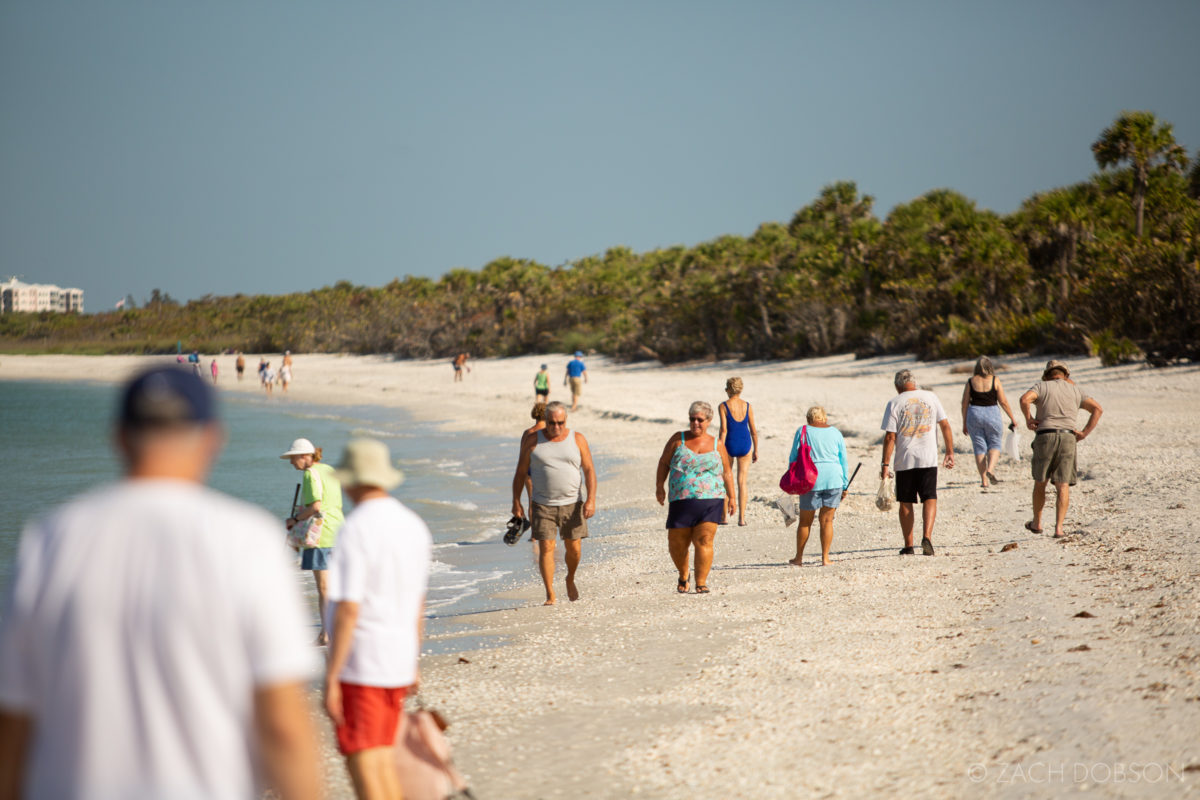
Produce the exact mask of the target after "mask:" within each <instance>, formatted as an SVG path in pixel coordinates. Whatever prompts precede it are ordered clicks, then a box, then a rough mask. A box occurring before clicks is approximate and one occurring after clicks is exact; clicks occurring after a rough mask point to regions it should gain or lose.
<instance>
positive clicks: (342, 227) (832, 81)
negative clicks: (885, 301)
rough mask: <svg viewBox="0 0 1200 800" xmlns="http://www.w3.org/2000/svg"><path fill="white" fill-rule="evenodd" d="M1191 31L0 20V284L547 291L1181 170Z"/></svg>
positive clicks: (314, 6) (1012, 11) (383, 20)
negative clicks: (825, 231) (1128, 150)
mask: <svg viewBox="0 0 1200 800" xmlns="http://www.w3.org/2000/svg"><path fill="white" fill-rule="evenodd" d="M1197 30H1200V3H1197V2H1194V0H1180V1H1179V2H1165V1H1162V2H1157V1H1155V0H1147V1H1146V2H1137V3H1135V2H1105V1H1104V0H1041V1H1040V2H1027V1H1026V0H1015V1H1014V0H1009V1H1007V2H991V3H980V2H949V1H948V2H917V1H914V2H854V1H853V0H851V1H850V2H842V3H829V2H813V3H809V2H753V1H752V0H743V2H705V1H704V0H691V1H689V2H674V1H671V2H668V1H666V0H664V1H663V2H654V1H653V0H643V1H642V2H602V3H600V2H597V3H571V2H566V3H563V2H521V1H520V0H517V1H516V2H506V3H496V2H438V3H435V2H429V3H401V2H371V3H365V2H362V3H356V2H346V3H316V2H306V1H305V0H295V1H294V2H246V3H204V4H201V3H172V2H168V3H163V2H122V1H121V0H112V1H111V2H104V3H85V2H74V3H62V2H56V1H55V0H41V1H39V2H26V1H25V0H0V277H3V278H7V276H9V275H20V276H24V279H25V280H27V281H33V282H50V283H58V284H61V285H70V286H78V287H80V288H82V289H84V290H85V292H86V305H87V308H88V310H90V311H97V310H103V309H104V308H110V307H111V306H112V304H113V303H115V302H116V300H118V299H119V298H121V297H122V296H124V295H125V294H126V293H132V294H133V295H134V297H135V298H137V300H138V301H139V302H140V301H142V300H144V299H145V298H146V297H147V296H148V295H149V294H150V291H151V290H152V289H153V288H160V289H162V290H165V291H167V292H169V293H170V294H171V295H173V296H175V297H177V298H180V299H189V298H194V297H199V296H201V295H204V294H216V295H228V294H235V293H238V292H243V293H248V294H249V293H272V294H274V293H281V292H290V291H302V290H308V289H313V288H317V287H320V286H324V285H328V284H332V283H334V282H336V281H338V280H342V279H345V280H349V281H351V282H353V283H356V284H363V285H369V286H375V285H382V284H384V283H387V282H388V281H390V280H391V279H392V278H394V277H403V276H405V275H410V274H411V275H429V276H434V277H436V276H439V275H441V274H443V273H445V272H446V271H447V270H449V269H451V268H454V267H468V268H471V269H477V268H479V267H481V266H483V265H484V264H485V263H487V262H488V261H489V260H491V259H493V258H496V257H499V256H502V255H511V256H516V257H523V258H532V259H536V260H538V261H541V262H543V263H547V264H550V265H555V264H561V263H563V262H565V261H568V260H573V259H577V258H580V257H583V256H586V255H589V254H593V253H600V252H603V251H604V250H605V249H606V248H608V247H610V246H614V245H626V246H629V247H632V248H633V249H635V250H638V251H641V250H647V249H652V248H655V247H661V246H669V245H672V244H681V243H682V244H689V245H690V244H695V243H697V242H701V241H705V240H708V239H712V238H715V237H717V236H719V235H722V234H725V233H736V234H748V233H751V232H752V231H753V230H754V229H755V228H756V227H757V226H758V225H759V224H760V223H762V222H765V221H770V220H781V221H786V220H788V219H790V218H791V215H792V214H793V213H794V212H795V211H796V209H798V208H800V207H802V206H804V205H805V204H807V203H809V202H811V201H812V199H813V198H814V197H816V195H817V193H818V192H819V191H820V189H821V187H822V186H824V185H826V184H828V183H831V182H833V181H836V180H843V179H846V180H854V181H856V182H857V183H858V185H859V187H860V189H861V190H862V191H864V192H866V193H868V194H872V195H874V196H875V197H876V212H877V213H878V214H879V215H880V216H881V217H882V216H884V215H885V214H886V212H887V211H888V210H889V209H890V208H891V207H892V206H894V205H896V204H897V203H903V202H905V201H907V200H910V199H912V198H914V197H917V196H919V195H921V194H923V193H924V192H926V191H928V190H929V189H932V188H937V187H943V186H947V187H951V188H953V189H956V190H958V191H961V192H963V193H964V194H966V195H967V196H969V197H971V198H973V199H975V200H976V201H977V202H978V203H979V205H981V206H983V207H986V208H991V209H994V210H996V211H999V212H1008V211H1012V210H1013V209H1015V208H1016V207H1017V206H1018V205H1019V204H1020V202H1021V200H1023V199H1024V198H1025V197H1027V196H1029V195H1030V194H1032V193H1034V192H1036V191H1041V190H1045V189H1049V188H1052V187H1055V186H1061V185H1065V184H1069V183H1073V182H1076V181H1079V180H1083V179H1086V178H1087V177H1088V175H1090V174H1091V173H1093V172H1094V171H1095V169H1096V167H1095V163H1094V162H1093V160H1092V157H1091V152H1090V150H1089V145H1090V143H1091V142H1092V141H1093V140H1094V139H1095V138H1096V137H1097V135H1098V134H1099V132H1100V131H1101V129H1103V128H1104V127H1105V126H1106V125H1108V124H1109V123H1110V122H1111V121H1112V120H1113V118H1114V117H1115V116H1116V115H1117V114H1118V113H1119V112H1120V111H1121V110H1122V109H1148V110H1151V111H1153V112H1155V113H1156V114H1158V115H1159V116H1160V117H1161V118H1163V119H1165V120H1167V121H1169V122H1171V123H1173V124H1174V125H1175V134H1176V138H1177V139H1178V141H1180V142H1181V143H1182V144H1184V145H1185V146H1186V147H1187V148H1188V153H1189V155H1190V156H1194V155H1195V153H1196V150H1197V148H1200V103H1198V102H1197V101H1196V85H1197V84H1196V76H1197V75H1200V47H1197V46H1196V44H1195V33H1196V31H1197Z"/></svg>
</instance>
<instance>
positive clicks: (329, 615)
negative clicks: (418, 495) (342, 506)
mask: <svg viewBox="0 0 1200 800" xmlns="http://www.w3.org/2000/svg"><path fill="white" fill-rule="evenodd" d="M432 551H433V538H432V537H431V536H430V534H429V528H428V527H426V526H425V523H424V522H423V521H422V520H421V518H420V517H418V516H417V515H416V514H415V513H413V512H412V511H410V510H409V509H408V508H406V507H405V506H404V505H403V504H401V503H400V501H399V500H397V499H395V498H394V497H380V498H376V499H374V500H367V501H366V502H364V503H362V504H360V505H357V506H355V507H354V510H353V511H351V512H350V513H349V514H348V515H346V524H345V525H343V526H342V530H341V533H339V534H338V546H337V548H335V549H334V551H333V558H332V560H331V562H330V565H329V576H328V577H329V586H328V591H327V595H326V596H327V598H328V600H329V603H328V605H327V607H326V610H325V614H326V625H325V627H326V629H327V630H329V631H333V621H334V619H335V618H336V614H337V604H338V603H339V602H340V601H343V600H345V601H348V602H351V603H358V604H359V609H358V625H357V627H356V628H355V629H354V642H353V644H352V645H351V648H350V657H349V658H348V659H347V661H346V666H345V667H343V668H342V673H341V675H339V676H338V677H339V679H340V680H341V681H343V682H344V683H356V684H360V685H363V686H385V687H398V686H409V685H411V684H412V682H413V681H415V680H416V678H417V659H418V657H419V656H420V641H419V640H418V630H417V624H418V620H419V619H420V616H421V613H422V610H423V607H424V603H425V588H426V586H427V585H428V583H429V567H430V559H431V554H432Z"/></svg>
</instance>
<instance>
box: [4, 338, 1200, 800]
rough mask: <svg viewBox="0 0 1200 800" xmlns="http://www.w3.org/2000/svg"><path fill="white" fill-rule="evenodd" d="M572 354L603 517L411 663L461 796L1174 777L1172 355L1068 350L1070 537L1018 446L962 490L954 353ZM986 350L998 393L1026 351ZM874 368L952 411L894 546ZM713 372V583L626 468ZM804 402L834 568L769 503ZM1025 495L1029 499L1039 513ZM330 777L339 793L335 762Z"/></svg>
mask: <svg viewBox="0 0 1200 800" xmlns="http://www.w3.org/2000/svg"><path fill="white" fill-rule="evenodd" d="M275 358H277V357H275ZM295 358H296V363H295V383H294V384H293V386H292V390H291V392H290V393H289V394H290V395H291V396H293V397H294V398H295V399H297V400H303V401H311V402H318V403H353V404H372V405H377V406H383V407H400V408H403V409H405V410H406V411H407V412H409V413H411V414H413V415H415V416H417V417H419V418H422V419H427V420H432V421H436V422H439V423H441V424H443V425H445V426H447V427H448V428H449V429H451V430H456V431H463V432H480V433H485V434H494V435H501V436H504V435H511V436H513V437H514V438H515V437H516V436H517V435H518V434H519V433H520V431H521V430H523V429H524V428H525V427H526V426H527V425H528V424H529V422H528V412H529V406H530V405H531V401H532V398H533V391H532V381H533V376H534V374H535V373H536V372H537V367H538V364H540V363H543V362H546V363H549V364H550V367H551V369H550V372H551V376H552V378H554V380H553V381H552V394H551V399H564V394H565V391H566V390H565V388H564V387H562V386H561V385H560V383H561V376H562V372H563V369H564V367H565V364H566V361H567V358H566V357H565V356H558V355H554V356H531V357H522V358H513V359H489V360H483V361H472V362H470V366H471V367H472V372H471V373H470V374H469V375H467V377H466V380H465V381H464V382H462V383H460V384H454V383H452V382H451V368H450V366H449V363H448V362H446V361H443V360H438V361H423V362H395V361H391V360H389V359H385V358H381V357H353V356H330V355H297V356H296V357H295ZM246 360H247V369H248V372H249V373H250V374H249V375H248V376H247V378H246V380H245V381H244V382H243V383H241V384H238V383H236V382H235V381H234V379H233V377H234V370H233V359H232V357H226V356H222V357H220V365H221V384H220V385H221V388H222V390H223V391H243V392H258V391H261V390H260V389H259V388H258V384H257V380H256V379H255V376H254V374H253V370H254V367H255V366H256V364H257V362H258V356H257V355H251V354H247V357H246ZM586 360H587V365H588V373H589V377H590V382H589V383H588V384H587V385H586V386H585V393H584V397H583V403H582V406H581V408H580V409H579V411H578V412H576V413H575V414H572V415H571V417H570V420H569V425H570V427H571V428H572V429H575V430H579V431H581V432H583V433H584V434H585V435H586V436H587V437H588V440H589V442H590V443H591V446H592V448H593V450H595V451H597V452H598V453H600V454H603V455H604V456H605V457H608V458H614V457H615V458H619V459H620V460H621V466H620V468H619V470H618V472H617V475H616V476H615V477H612V478H611V479H609V480H606V481H603V482H602V483H601V485H600V487H599V492H598V502H599V504H600V505H601V507H604V508H615V507H620V508H624V509H628V510H629V511H630V512H631V518H632V519H631V521H630V522H629V523H627V524H625V526H624V529H623V530H620V531H606V533H619V534H620V535H612V536H607V537H606V538H603V539H592V540H591V541H590V542H588V543H585V545H584V562H583V566H582V567H581V570H580V574H579V586H580V589H581V591H582V593H583V597H582V599H580V600H579V601H578V602H575V603H567V602H565V600H560V604H559V605H557V606H555V607H550V608H545V607H542V606H541V602H542V599H543V597H542V590H541V585H540V581H539V579H538V577H537V573H536V571H535V570H534V568H533V566H532V564H531V565H530V568H529V572H528V583H527V585H526V586H525V587H524V588H523V589H522V590H520V591H518V592H516V593H515V594H514V596H513V603H512V605H513V606H514V607H515V608H514V609H513V610H508V611H499V612H493V613H489V614H483V615H478V616H476V617H475V618H474V619H473V622H474V623H475V624H477V625H478V627H479V631H480V632H482V633H485V634H488V635H495V636H502V637H504V638H505V640H506V642H507V644H505V646H503V647H496V648H491V649H486V650H480V651H473V652H465V653H461V654H454V655H450V656H437V657H432V658H427V659H426V660H425V661H424V662H423V684H422V690H421V695H422V696H423V697H424V699H425V701H426V702H427V703H429V704H430V705H432V706H434V707H436V708H439V709H440V710H442V711H443V712H444V713H445V715H446V716H447V717H448V718H449V719H450V720H451V722H452V727H451V728H450V732H449V733H450V737H451V739H452V741H453V743H454V745H455V752H456V757H457V760H458V762H459V766H460V767H461V769H462V770H463V771H464V772H465V773H466V774H467V775H468V776H469V777H470V781H471V784H472V786H473V788H474V789H475V791H476V792H477V794H478V796H479V797H480V798H493V799H495V798H573V797H597V798H623V797H628V796H630V795H633V794H637V795H639V796H644V797H653V798H693V797H745V798H794V797H846V798H857V797H877V796H894V795H896V794H898V793H902V794H904V795H909V796H915V797H938V798H941V797H945V798H956V797H963V796H971V797H1003V798H1008V797H1029V796H1036V797H1057V796H1061V795H1064V794H1068V793H1073V792H1076V791H1082V790H1087V791H1089V793H1090V794H1092V795H1095V796H1100V797H1180V796H1200V736H1198V734H1200V526H1198V525H1197V522H1196V515H1197V511H1198V510H1200V488H1197V477H1196V476H1197V474H1200V369H1197V368H1196V367H1178V368H1173V369H1167V370H1150V369H1146V368H1142V367H1139V366H1127V367H1120V368H1113V369H1102V368H1101V367H1100V366H1099V363H1098V361H1097V360H1095V359H1068V363H1069V364H1070V365H1071V369H1072V378H1073V379H1074V380H1075V381H1076V383H1078V384H1080V385H1081V386H1082V387H1083V388H1084V389H1085V390H1086V391H1088V392H1089V393H1090V394H1092V395H1093V396H1095V397H1096V399H1097V400H1098V401H1099V402H1100V403H1101V404H1102V405H1103V407H1104V412H1105V413H1104V416H1103V419H1102V420H1101V423H1100V426H1099V428H1098V429H1097V430H1096V432H1095V433H1094V434H1093V435H1092V436H1090V437H1089V438H1088V439H1087V440H1086V441H1085V442H1083V443H1082V444H1081V445H1080V450H1079V464H1080V482H1079V485H1078V486H1076V487H1075V488H1074V490H1073V492H1072V496H1071V500H1072V506H1071V511H1070V513H1069V515H1068V518H1067V530H1068V532H1069V535H1068V536H1067V537H1066V538H1065V539H1062V540H1054V539H1051V538H1050V537H1049V535H1048V533H1049V531H1047V533H1046V534H1042V535H1034V534H1031V533H1029V532H1027V531H1026V530H1025V529H1024V528H1023V527H1022V525H1023V523H1024V522H1025V521H1026V520H1028V519H1029V518H1030V488H1031V485H1032V484H1031V481H1030V479H1029V474H1028V461H1022V462H1021V463H1020V464H1014V463H1011V462H1008V461H1007V460H1002V462H1001V465H1000V468H999V471H998V474H999V476H1000V478H1001V479H1002V481H1003V482H1002V483H1001V484H1000V485H999V486H998V487H997V488H994V489H993V490H992V491H990V492H988V493H986V494H985V493H981V492H980V491H979V488H978V473H977V472H976V471H975V467H974V462H973V458H972V457H971V454H970V443H969V440H968V439H967V437H965V436H963V435H962V433H961V429H962V418H961V414H960V411H959V404H960V397H961V392H962V386H963V382H964V381H965V379H966V376H965V375H962V374H952V372H951V368H952V367H953V366H956V364H952V363H950V362H933V363H916V362H914V361H913V360H911V359H905V358H894V357H893V358H877V359H871V360H865V361H856V360H854V359H853V358H852V357H849V356H844V357H833V358H826V359H817V360H810V361H797V362H786V363H752V364H742V363H717V364H697V365H684V366H677V367H671V368H664V367H662V366H661V365H658V364H648V363H647V364H634V365H618V364H614V363H612V362H609V361H608V360H606V359H604V358H598V357H593V358H588V359H586ZM146 361H147V359H146V358H140V357H118V356H105V357H75V356H11V355H5V356H0V380H11V379H41V380H97V381H118V380H121V379H123V378H124V377H125V376H126V375H128V374H130V373H131V372H132V371H133V370H134V369H136V368H137V367H138V366H139V365H141V364H144V363H145V362H146ZM999 361H1000V362H1001V363H1002V364H1004V365H1005V366H1006V367H1007V370H1006V371H1004V372H1002V373H1001V379H1002V380H1003V382H1004V386H1005V389H1006V392H1007V394H1008V397H1009V400H1010V402H1011V403H1012V404H1013V407H1014V410H1017V408H1016V399H1017V397H1018V396H1019V395H1020V394H1021V392H1023V391H1024V390H1025V389H1026V388H1028V387H1029V386H1030V385H1031V384H1032V383H1033V382H1034V381H1035V380H1036V379H1037V378H1038V376H1039V375H1040V373H1041V368H1042V365H1043V364H1044V362H1045V359H1044V358H1011V359H1000V360H999ZM901 367H910V368H913V369H914V370H915V371H916V373H917V378H918V380H919V381H920V383H921V384H922V386H924V387H925V388H930V389H933V390H935V391H936V392H937V393H938V395H939V396H940V397H941V400H942V403H943V404H944V405H945V407H946V410H947V412H948V414H949V415H950V419H951V424H952V428H953V430H954V433H955V449H956V452H957V456H958V459H957V460H958V464H957V467H956V468H955V469H954V470H952V471H946V470H943V471H942V473H941V475H940V480H939V508H938V521H937V526H936V529H935V537H934V542H935V544H936V545H937V548H938V551H937V555H936V556H935V557H933V558H923V557H916V558H901V557H899V556H898V555H897V551H898V549H899V547H900V546H901V539H900V533H899V526H898V523H897V520H896V514H895V511H891V512H887V513H883V512H879V511H877V510H876V509H875V506H874V493H875V489H876V486H877V484H878V464H879V458H880V441H881V433H880V431H879V422H880V418H881V415H882V411H883V406H884V404H885V403H886V402H887V400H888V399H889V397H890V396H891V395H892V394H893V392H894V390H893V389H892V384H891V378H892V374H893V372H894V371H895V370H896V369H899V368H901ZM732 375H739V376H741V377H742V378H743V379H744V380H745V385H746V389H745V392H744V394H743V396H744V397H745V399H747V400H748V401H749V402H750V403H751V404H752V405H753V407H754V412H755V417H756V420H757V423H758V428H759V436H760V458H759V462H758V464H756V465H755V466H754V467H753V468H752V469H751V472H750V481H751V490H750V496H751V497H752V498H754V501H753V502H752V503H751V504H750V509H749V512H748V518H749V521H750V525H749V526H748V527H744V528H738V527H736V526H725V527H722V528H721V529H720V532H719V533H718V535H717V540H716V558H715V562H714V571H713V574H712V576H711V578H710V582H709V585H710V586H711V587H712V594H710V595H708V596H698V595H695V594H689V595H686V596H680V595H677V594H676V593H675V573H674V569H673V566H672V564H671V561H670V558H669V556H668V555H667V550H666V533H665V530H664V528H663V523H664V520H665V510H664V509H662V508H660V507H659V506H658V505H657V504H656V503H655V502H654V485H653V480H654V470H655V465H656V463H657V459H658V456H659V454H660V452H661V450H662V447H663V444H664V442H665V441H666V439H667V437H668V436H669V435H670V434H671V433H672V432H673V431H676V430H679V429H680V428H682V427H684V426H685V424H686V411H687V407H688V404H689V403H690V402H691V401H692V400H697V399H702V400H707V401H708V402H710V403H712V404H713V406H714V407H715V406H716V404H717V402H718V401H719V400H722V399H724V395H723V393H722V387H723V386H724V381H725V378H726V377H729V376H732ZM566 399H569V398H566ZM812 404H821V405H824V406H825V407H826V409H827V410H828V412H829V417H830V422H831V423H832V424H834V425H836V426H837V427H838V428H840V429H841V430H842V432H843V433H844V434H845V435H846V438H847V445H848V447H849V450H850V459H851V468H852V469H853V465H854V464H855V463H856V462H860V461H861V462H862V463H863V468H862V471H861V472H860V473H859V475H858V478H857V480H856V482H855V484H854V486H853V487H852V489H851V495H850V497H849V498H848V499H847V501H846V502H845V503H844V504H843V506H842V508H841V510H840V511H839V512H838V515H837V521H836V526H835V533H834V542H833V559H834V561H835V563H834V565H833V566H831V567H820V566H818V564H819V561H820V557H819V555H820V554H819V547H818V546H817V536H816V532H815V531H814V534H813V539H812V541H810V543H809V552H808V553H806V562H807V563H808V564H809V565H808V566H805V567H803V568H796V567H790V566H788V565H787V564H786V561H787V559H788V558H790V557H791V556H792V555H793V553H794V547H795V542H794V529H784V528H783V526H782V522H781V517H780V515H779V512H778V511H776V510H775V509H774V508H772V507H770V505H769V502H770V501H772V500H774V498H775V497H777V496H778V494H779V491H778V486H777V482H778V479H779V475H780V473H782V471H783V470H784V468H785V467H786V464H785V459H786V457H787V450H788V448H789V446H790V444H791V439H792V434H793V432H794V431H795V429H796V427H797V426H798V425H799V424H800V423H801V422H802V420H803V413H804V410H805V409H806V408H807V407H808V406H809V405H812ZM1018 413H1019V412H1018ZM1084 418H1086V415H1081V424H1082V419H1084ZM713 432H714V433H715V427H714V429H713ZM1030 437H1031V434H1030V433H1029V432H1028V431H1025V432H1024V440H1023V444H1024V445H1025V446H1026V447H1025V450H1026V452H1027V445H1028V442H1029V439H1030ZM501 511H502V512H504V513H507V506H506V507H505V508H504V509H501ZM1052 515H1053V498H1051V500H1050V504H1049V507H1048V509H1047V516H1046V520H1047V521H1048V522H1049V523H1050V524H1049V525H1048V526H1047V527H1048V528H1052V520H1053V516H1052ZM918 524H919V523H918ZM499 535H500V531H497V541H496V547H498V548H499V547H503V545H502V544H501V543H500V541H499ZM1010 542H1016V543H1017V545H1018V547H1017V549H1015V550H1012V551H1010V552H1005V553H1001V552H1000V548H1001V547H1002V546H1003V545H1005V544H1008V543H1010ZM600 556H603V559H601V558H599V557H600ZM560 581H561V578H560ZM560 585H561V584H560ZM560 594H561V593H560ZM1082 612H1087V614H1089V615H1090V616H1083V617H1080V616H1077V615H1079V614H1081V613H1082ZM328 755H329V758H328V762H329V763H330V764H332V765H335V766H336V765H337V760H336V759H335V758H334V756H333V754H332V753H330V754H328ZM331 786H332V787H335V788H334V790H333V791H334V793H335V794H336V793H338V792H342V791H344V790H345V783H344V781H342V780H341V778H340V776H338V778H337V779H335V780H333V781H332V783H331Z"/></svg>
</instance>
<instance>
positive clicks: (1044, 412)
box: [1020, 360, 1104, 538]
mask: <svg viewBox="0 0 1200 800" xmlns="http://www.w3.org/2000/svg"><path fill="white" fill-rule="evenodd" d="M1020 405H1021V413H1022V414H1023V415H1024V416H1025V425H1026V426H1027V427H1028V428H1029V430H1031V431H1035V432H1036V434H1035V436H1034V437H1033V461H1032V470H1033V519H1032V520H1031V521H1029V522H1026V523H1025V528H1026V530H1029V531H1031V532H1032V533H1041V532H1042V508H1043V507H1044V506H1045V505H1046V484H1048V483H1053V484H1054V491H1055V492H1056V493H1057V495H1058V498H1057V500H1056V502H1055V504H1054V536H1055V538H1061V537H1062V536H1063V522H1064V521H1065V520H1066V518H1067V507H1068V506H1069V505H1070V504H1071V487H1072V486H1074V485H1075V482H1076V471H1075V455H1076V451H1075V445H1076V444H1077V443H1079V442H1082V441H1083V440H1084V439H1086V438H1087V436H1088V434H1090V433H1091V432H1092V431H1093V430H1095V429H1096V426H1097V425H1098V424H1100V415H1101V414H1103V413H1104V409H1103V408H1101V407H1100V404H1099V403H1097V402H1096V401H1095V400H1094V399H1092V398H1091V397H1089V396H1088V394H1087V393H1086V392H1084V391H1083V390H1082V389H1080V388H1079V387H1078V386H1076V385H1075V383H1074V382H1073V381H1072V380H1071V370H1070V368H1069V367H1067V365H1066V364H1064V363H1063V362H1061V361H1055V360H1051V361H1047V362H1046V369H1045V370H1044V371H1043V372H1042V379H1041V381H1039V382H1038V383H1035V384H1034V385H1033V386H1032V387H1030V389H1029V391H1027V392H1025V394H1023V395H1021V399H1020ZM1033 405H1037V417H1036V418H1035V417H1034V416H1033V415H1031V414H1030V413H1029V409H1030V406H1033ZM1081 408H1082V409H1083V410H1084V411H1086V412H1088V415H1089V416H1088V421H1087V425H1085V426H1084V428H1083V430H1081V431H1079V430H1076V429H1075V426H1076V424H1077V420H1078V416H1079V409H1081Z"/></svg>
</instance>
